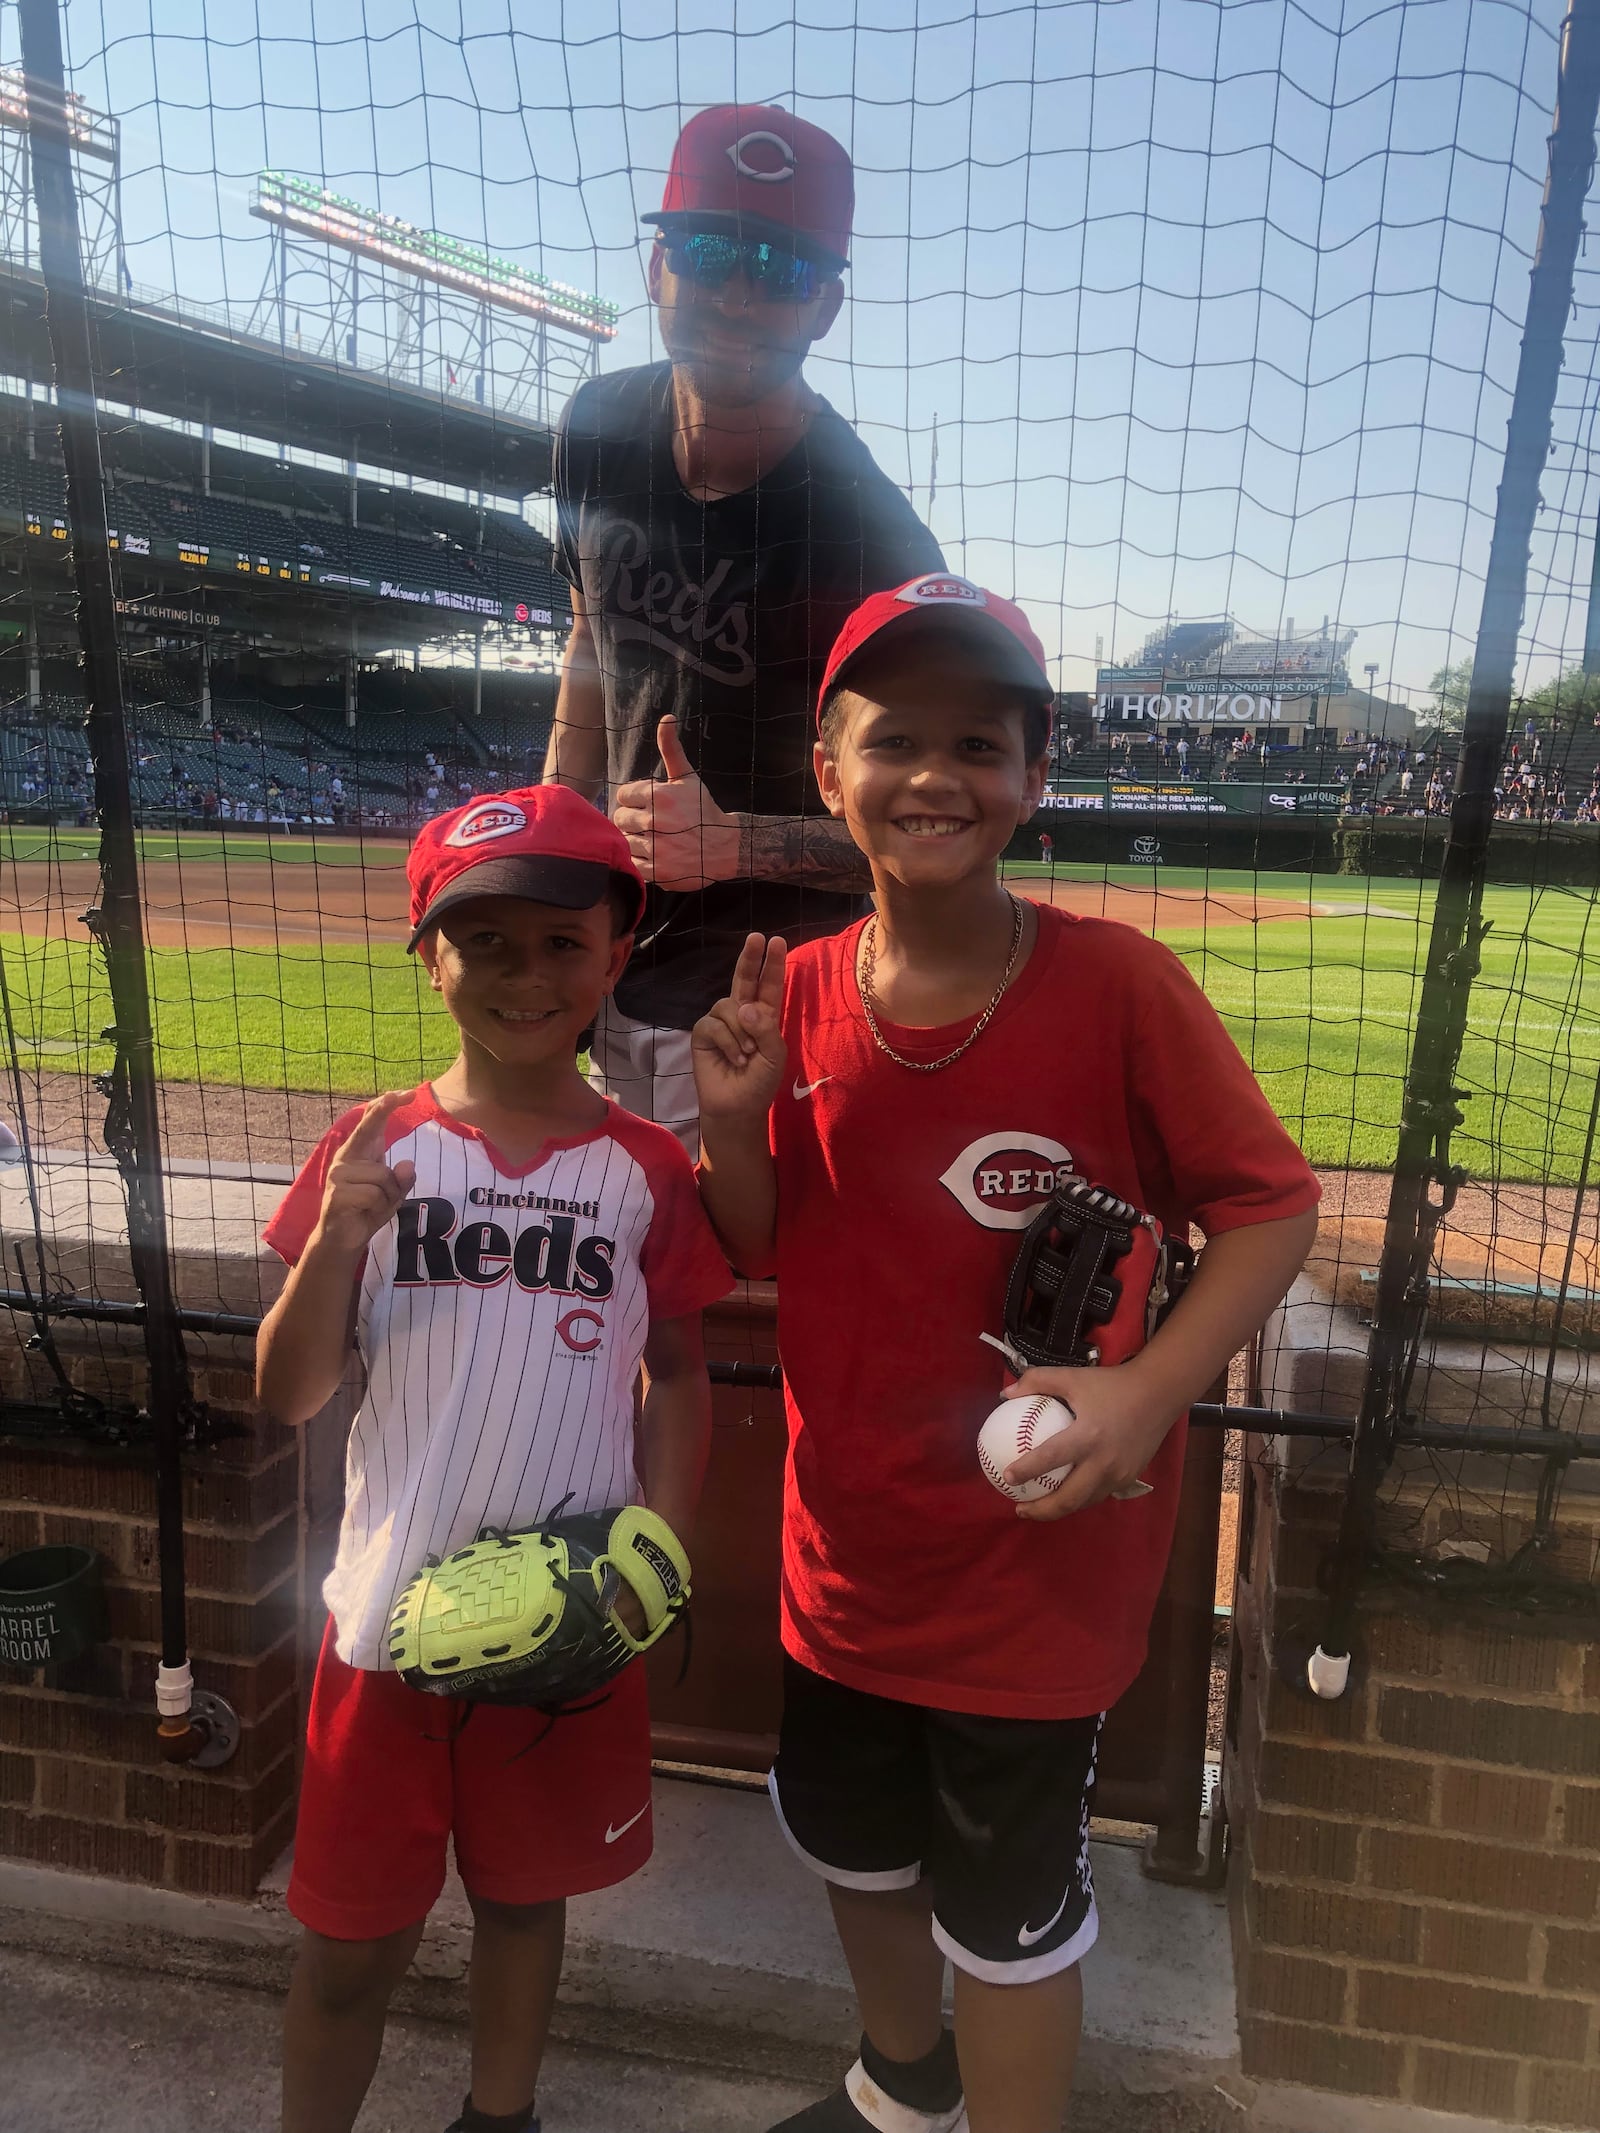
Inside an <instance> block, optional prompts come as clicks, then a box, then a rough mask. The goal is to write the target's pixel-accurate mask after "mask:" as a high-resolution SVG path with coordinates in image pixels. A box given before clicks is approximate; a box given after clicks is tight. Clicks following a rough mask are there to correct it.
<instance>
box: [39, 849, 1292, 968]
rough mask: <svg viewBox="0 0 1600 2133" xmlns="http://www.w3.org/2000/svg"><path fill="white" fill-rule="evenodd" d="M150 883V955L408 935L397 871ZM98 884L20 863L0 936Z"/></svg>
mask: <svg viewBox="0 0 1600 2133" xmlns="http://www.w3.org/2000/svg"><path fill="white" fill-rule="evenodd" d="M143 876H144V891H145V934H146V938H147V939H148V941H149V943H150V945H151V947H153V948H229V947H234V948H273V947H291V946H292V947H306V946H317V945H320V944H324V943H326V944H328V945H330V946H331V945H341V946H356V947H364V946H366V945H367V943H368V942H375V943H376V942H398V941H400V940H403V939H404V937H405V930H406V928H405V920H406V895H407V892H406V878H405V873H404V870H403V868H401V867H400V866H399V865H397V864H390V865H381V866H349V865H320V864H317V863H316V862H314V861H307V860H305V859H299V858H297V859H296V860H295V861H293V862H291V863H286V864H282V865H276V864H274V863H273V862H272V861H271V860H263V859H241V860H230V859H226V858H211V857H207V858H204V859H194V860H182V859H177V860H172V859H156V860H148V861H146V863H145V865H144V868H143ZM99 881H100V877H99V870H98V868H97V867H96V866H95V865H94V863H93V862H92V861H91V860H86V859H60V860H43V859H24V860H18V861H16V862H14V863H13V864H12V865H11V866H9V867H7V868H6V870H5V872H4V875H3V877H0V928H9V929H12V930H15V931H18V932H22V933H26V934H30V935H32V936H34V937H35V938H39V937H49V938H55V939H66V940H82V939H83V938H84V934H83V928H82V926H81V925H80V923H79V913H80V912H82V911H84V910H86V909H88V907H89V906H90V905H91V904H92V903H93V902H94V901H95V899H96V897H97V896H98V894H99ZM1018 886H1019V888H1020V889H1021V891H1022V893H1023V894H1024V895H1026V896H1030V897H1032V898H1033V899H1034V901H1035V902H1038V903H1053V904H1054V905H1055V906H1056V908H1057V909H1058V910H1062V911H1074V912H1077V913H1078V914H1079V915H1080V916H1086V917H1093V918H1113V919H1118V920H1120V921H1121V922H1122V923H1123V924H1125V925H1129V926H1136V927H1137V928H1138V929H1139V930H1140V931H1141V932H1144V933H1149V932H1152V931H1174V930H1177V929H1180V928H1182V929H1196V930H1198V929H1200V928H1202V927H1207V928H1209V927H1220V926H1248V925H1255V924H1258V923H1259V922H1260V921H1262V920H1264V919H1273V918H1305V917H1307V916H1309V915H1310V913H1311V912H1312V911H1314V910H1321V909H1323V908H1326V907H1324V906H1321V905H1313V904H1309V903H1306V902H1305V901H1303V900H1302V899H1300V898H1297V897H1289V896H1257V895H1255V894H1253V893H1252V892H1251V891H1250V890H1248V889H1232V888H1223V887H1220V886H1217V887H1213V886H1207V887H1205V888H1203V889H1202V888H1194V889H1169V888H1163V887H1161V886H1160V884H1159V881H1158V880H1157V879H1156V877H1155V876H1154V875H1152V879H1151V881H1150V883H1149V885H1148V886H1146V885H1145V884H1144V883H1142V882H1138V883H1131V884H1130V883H1122V882H1115V881H1111V882H1107V881H1068V880H1057V881H1049V880H1045V879H1043V878H1041V877H1040V876H1039V875H1037V874H1033V875H1030V876H1028V877H1026V878H1025V879H1022V880H1020V881H1019V883H1018Z"/></svg>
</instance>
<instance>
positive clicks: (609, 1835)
mask: <svg viewBox="0 0 1600 2133" xmlns="http://www.w3.org/2000/svg"><path fill="white" fill-rule="evenodd" d="M649 1812H650V1802H649V1801H648V1800H646V1801H645V1803H644V1805H643V1806H642V1807H641V1808H640V1809H639V1812H638V1813H637V1814H636V1815H629V1817H628V1819H627V1821H626V1822H624V1823H623V1825H622V1827H621V1828H620V1829H613V1828H612V1827H611V1825H610V1823H609V1822H608V1823H607V1824H606V1842H607V1844H615V1843H616V1841H617V1839H618V1838H619V1837H625V1836H626V1835H627V1834H628V1832H629V1830H630V1829H632V1827H633V1825H634V1823H635V1822H642V1821H643V1820H644V1818H645V1816H646V1815H647V1814H648V1813H649ZM1065 1902H1066V1898H1065V1897H1063V1898H1062V1903H1063V1905H1064V1904H1065ZM1060 1916H1061V1913H1060V1912H1059V1911H1058V1912H1057V1913H1056V1918H1059V1917H1060ZM1054 1924H1055V1918H1052V1919H1051V1921H1050V1925H1051V1926H1053V1925H1054ZM1049 1930H1050V1926H1046V1927H1045V1931H1046V1932H1047V1933H1048V1932H1049Z"/></svg>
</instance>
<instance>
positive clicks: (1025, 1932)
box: [1017, 1882, 1072, 1948]
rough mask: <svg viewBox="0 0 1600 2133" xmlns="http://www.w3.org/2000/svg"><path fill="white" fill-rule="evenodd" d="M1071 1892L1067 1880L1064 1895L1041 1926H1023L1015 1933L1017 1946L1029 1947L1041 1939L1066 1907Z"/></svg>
mask: <svg viewBox="0 0 1600 2133" xmlns="http://www.w3.org/2000/svg"><path fill="white" fill-rule="evenodd" d="M1071 1894H1072V1886H1071V1883H1070V1882H1069V1883H1068V1885H1067V1893H1066V1895H1065V1896H1063V1897H1062V1899H1061V1901H1060V1902H1059V1903H1058V1904H1057V1905H1056V1907H1055V1909H1054V1910H1053V1911H1052V1912H1051V1913H1050V1916H1049V1917H1048V1918H1047V1919H1046V1920H1045V1922H1044V1924H1043V1925H1042V1926H1024V1927H1023V1928H1022V1929H1021V1931H1020V1932H1019V1933H1018V1935H1017V1946H1018V1947H1019V1948H1031V1947H1032V1946H1033V1944H1034V1942H1035V1941H1037V1940H1043V1939H1044V1937H1045V1935H1046V1934H1047V1933H1048V1932H1049V1930H1050V1928H1051V1927H1052V1926H1053V1925H1054V1924H1055V1923H1056V1921H1057V1919H1058V1918H1059V1917H1060V1916H1061V1914H1062V1912H1063V1911H1064V1910H1065V1909H1066V1908H1067V1898H1068V1897H1070V1896H1071Z"/></svg>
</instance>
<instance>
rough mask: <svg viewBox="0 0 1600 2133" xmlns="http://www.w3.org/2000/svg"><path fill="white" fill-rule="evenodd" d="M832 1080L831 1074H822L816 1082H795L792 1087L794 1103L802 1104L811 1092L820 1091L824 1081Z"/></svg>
mask: <svg viewBox="0 0 1600 2133" xmlns="http://www.w3.org/2000/svg"><path fill="white" fill-rule="evenodd" d="M832 1079H833V1076H832V1075H831V1074H824V1075H822V1077H821V1078H820V1079H819V1080H817V1081H797V1082H796V1083H795V1085H794V1095H795V1102H796V1103H803V1102H804V1101H805V1099H806V1098H807V1097H808V1096H809V1095H811V1093H812V1092H813V1090H816V1089H820V1088H821V1087H822V1084H823V1082H824V1081H832Z"/></svg>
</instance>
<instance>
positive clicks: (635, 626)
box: [584, 518, 756, 688]
mask: <svg viewBox="0 0 1600 2133" xmlns="http://www.w3.org/2000/svg"><path fill="white" fill-rule="evenodd" d="M732 572H733V558H732V557H731V556H723V557H721V558H720V559H719V560H718V561H717V562H716V563H714V564H713V565H712V567H711V568H710V569H709V570H708V571H707V573H706V575H705V578H704V580H703V582H702V583H700V584H699V585H696V584H694V583H692V582H691V581H690V580H689V579H687V578H682V577H678V576H676V575H674V573H673V572H671V571H669V570H663V569H662V568H661V567H660V564H659V562H658V560H657V559H655V558H653V557H652V556H651V553H650V544H649V541H648V540H647V539H646V537H645V531H644V528H643V527H642V526H637V525H635V524H634V523H633V521H632V520H631V519H623V518H619V519H617V520H616V521H615V522H614V523H612V524H610V525H608V526H607V527H606V528H605V530H604V531H603V532H602V534H601V535H600V538H599V539H598V541H597V542H596V544H595V551H594V556H593V560H592V564H591V566H590V567H589V568H588V569H587V570H586V571H585V574H584V595H585V597H586V598H587V599H589V600H591V601H592V602H593V604H594V605H595V606H596V607H597V608H600V609H602V610H603V611H604V613H605V617H606V620H607V622H608V624H609V625H610V629H611V634H612V636H613V637H614V638H615V639H616V641H617V643H618V644H653V645H654V646H655V648H656V650H657V651H659V652H667V653H669V654H670V655H671V656H672V658H674V659H676V660H677V662H678V664H679V665H680V666H685V667H689V668H691V669H692V670H693V672H694V673H696V674H703V675H705V677H706V679H707V680H708V681H720V682H723V683H725V684H726V685H727V686H728V687H729V688H748V687H749V685H750V684H751V683H752V682H753V681H754V680H755V678H756V662H755V655H754V654H753V653H752V652H751V650H750V634H751V632H750V608H749V605H748V603H747V602H745V601H743V600H734V599H730V598H729V597H728V596H727V594H726V593H725V592H724V590H723V587H724V585H725V583H726V581H727V580H728V578H729V577H730V576H731V575H732Z"/></svg>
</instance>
